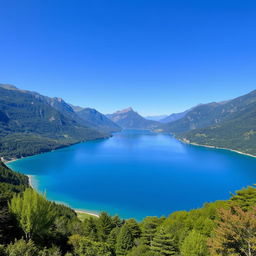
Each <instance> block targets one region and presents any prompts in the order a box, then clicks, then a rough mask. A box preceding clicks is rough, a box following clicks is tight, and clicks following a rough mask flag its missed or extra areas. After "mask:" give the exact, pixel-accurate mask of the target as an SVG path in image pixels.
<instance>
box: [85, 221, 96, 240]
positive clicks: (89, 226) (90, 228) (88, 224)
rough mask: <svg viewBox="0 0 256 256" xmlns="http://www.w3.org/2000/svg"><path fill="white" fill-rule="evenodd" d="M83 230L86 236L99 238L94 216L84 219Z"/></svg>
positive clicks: (94, 238) (93, 238)
mask: <svg viewBox="0 0 256 256" xmlns="http://www.w3.org/2000/svg"><path fill="white" fill-rule="evenodd" d="M83 230H84V235H85V236H87V237H89V238H91V239H92V240H94V241H97V240H98V234H97V232H98V231H97V224H96V221H95V219H94V218H93V217H90V218H88V219H85V220H84V223H83Z"/></svg>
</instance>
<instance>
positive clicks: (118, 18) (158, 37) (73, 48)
mask: <svg viewBox="0 0 256 256" xmlns="http://www.w3.org/2000/svg"><path fill="white" fill-rule="evenodd" d="M25 2H26V4H24V2H22V3H21V2H20V1H18V0H12V1H6V0H4V1H3V2H2V8H3V10H4V11H3V12H2V15H1V17H0V21H1V23H2V24H5V26H4V27H2V28H1V32H2V38H4V40H2V42H1V50H0V51H1V57H2V61H1V64H0V76H1V80H2V81H3V82H6V83H10V84H14V85H16V86H17V87H19V88H24V89H26V90H31V91H36V92H38V93H40V94H42V95H47V96H49V97H61V98H63V99H64V100H65V101H66V102H70V103H72V104H73V105H79V106H82V107H91V108H95V109H97V110H98V111H100V112H101V113H104V114H106V113H113V112H115V111H116V110H120V109H124V108H127V107H128V106H132V107H133V108H134V109H135V110H136V111H138V112H139V113H141V114H142V115H143V116H152V115H169V114H170V113H179V112H182V111H184V110H186V109H189V108H191V107H193V106H195V105H197V104H200V103H202V104H204V103H208V102H213V101H215V102H219V101H224V100H228V99H232V98H235V97H238V96H240V95H244V94H246V93H248V92H250V91H252V90H254V89H255V82H256V78H255V67H256V49H255V45H256V35H255V33H254V30H255V27H256V19H255V14H256V3H255V2H253V1H247V2H244V1H219V0H217V1H207V2H205V1H200V0H197V1H193V2H191V1H188V0H182V1H178V0H175V1H171V2H168V1H164V0H161V1H157V2H156V1H146V0H141V1H139V2H138V1H134V0H132V1H122V2H120V1H116V0H112V1H108V2H106V1H104V0H99V1H93V2H91V1H81V0H80V1H76V3H74V2H70V1H65V2H63V1H60V0H56V1H51V2H45V1H40V2H37V3H35V2H33V1H30V0H26V1H25Z"/></svg>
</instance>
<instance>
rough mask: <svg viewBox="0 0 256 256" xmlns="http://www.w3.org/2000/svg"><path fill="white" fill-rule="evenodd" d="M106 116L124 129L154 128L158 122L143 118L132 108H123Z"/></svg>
mask: <svg viewBox="0 0 256 256" xmlns="http://www.w3.org/2000/svg"><path fill="white" fill-rule="evenodd" d="M106 116H107V117H108V118H109V119H110V120H112V121H113V122H115V123H116V124H117V125H118V126H120V127H122V128H125V129H154V128H157V127H158V122H156V121H151V120H147V119H145V118H144V117H142V116H141V115H139V114H138V113H137V112H135V111H134V110H133V109H132V108H127V109H123V110H120V111H117V112H115V113H113V114H109V115H106Z"/></svg>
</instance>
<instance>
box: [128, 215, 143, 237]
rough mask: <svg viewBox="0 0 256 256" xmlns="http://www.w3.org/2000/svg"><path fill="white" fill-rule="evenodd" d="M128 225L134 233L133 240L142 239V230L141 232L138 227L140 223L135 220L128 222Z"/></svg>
mask: <svg viewBox="0 0 256 256" xmlns="http://www.w3.org/2000/svg"><path fill="white" fill-rule="evenodd" d="M126 224H127V225H128V226H129V229H130V231H131V232H132V236H133V238H138V237H140V234H141V230H140V227H139V225H138V223H137V222H136V220H135V219H129V220H127V221H126Z"/></svg>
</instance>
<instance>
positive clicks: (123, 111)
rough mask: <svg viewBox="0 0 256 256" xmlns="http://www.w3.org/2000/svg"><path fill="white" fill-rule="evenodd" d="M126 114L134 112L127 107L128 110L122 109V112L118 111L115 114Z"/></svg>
mask: <svg viewBox="0 0 256 256" xmlns="http://www.w3.org/2000/svg"><path fill="white" fill-rule="evenodd" d="M127 112H135V111H134V110H133V108H132V107H129V108H125V109H122V110H118V111H116V112H115V114H123V113H127Z"/></svg>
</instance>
